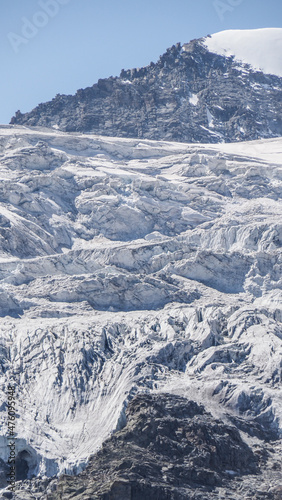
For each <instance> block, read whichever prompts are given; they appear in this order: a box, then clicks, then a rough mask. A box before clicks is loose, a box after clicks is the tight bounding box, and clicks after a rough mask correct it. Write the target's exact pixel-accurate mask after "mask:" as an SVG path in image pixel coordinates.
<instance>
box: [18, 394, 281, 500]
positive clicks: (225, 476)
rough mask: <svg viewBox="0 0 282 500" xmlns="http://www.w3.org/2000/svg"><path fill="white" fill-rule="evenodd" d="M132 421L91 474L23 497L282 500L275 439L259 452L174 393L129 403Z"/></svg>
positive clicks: (95, 460)
mask: <svg viewBox="0 0 282 500" xmlns="http://www.w3.org/2000/svg"><path fill="white" fill-rule="evenodd" d="M126 417H127V423H126V425H125V427H124V428H123V429H122V430H121V431H119V432H117V433H116V434H114V435H113V436H112V437H111V438H110V439H108V440H106V441H105V442H104V443H103V447H102V449H101V450H100V451H99V452H98V453H97V454H96V455H94V456H93V457H91V458H90V461H89V464H88V466H87V468H86V470H85V471H84V472H82V473H80V474H79V475H78V476H66V475H64V476H62V477H61V478H60V479H59V480H57V479H55V480H51V481H50V480H45V481H42V480H41V481H40V480H34V481H33V482H31V483H29V482H25V483H23V484H22V488H21V490H18V493H17V496H16V498H21V499H23V498H25V499H26V500H28V499H37V498H38V499H39V498H41V499H42V500H43V499H45V500H68V499H70V498H73V499H76V500H89V499H92V500H144V499H145V498H146V499H148V500H158V499H159V500H189V499H199V500H200V499H201V500H210V499H218V498H227V499H236V498H238V497H239V496H240V497H241V498H244V499H253V500H256V499H257V500H259V499H262V498H265V499H266V498H267V499H271V500H279V499H281V496H282V486H281V485H279V481H280V479H281V474H282V471H281V463H280V461H279V456H278V455H275V452H274V449H273V445H274V446H275V442H273V443H272V442H268V438H267V436H264V439H265V440H266V442H265V441H264V444H263V445H262V443H260V444H259V443H257V444H256V445H255V446H253V448H254V451H253V450H252V449H251V447H250V446H249V445H248V444H246V442H244V441H243V440H242V438H241V436H240V433H239V432H238V429H237V428H236V426H234V425H227V424H226V423H224V422H222V421H220V420H216V419H214V418H213V417H212V416H211V414H209V413H207V412H206V411H205V409H204V407H203V406H202V405H198V404H197V403H195V402H193V401H189V400H187V399H186V398H183V397H179V396H175V395H172V394H161V395H158V394H140V395H138V396H136V397H135V398H134V399H133V401H132V402H131V403H130V404H129V407H128V409H127V411H126ZM252 425H253V423H252V424H250V425H249V431H248V432H247V434H246V436H247V437H248V438H250V436H252ZM261 432H262V434H263V433H264V430H263V428H261ZM28 487H29V489H30V490H31V489H32V494H29V493H28V491H27V488H28ZM21 495H22V496H21Z"/></svg>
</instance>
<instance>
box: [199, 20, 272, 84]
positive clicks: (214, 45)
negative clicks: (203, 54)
mask: <svg viewBox="0 0 282 500" xmlns="http://www.w3.org/2000/svg"><path fill="white" fill-rule="evenodd" d="M204 44H205V46H206V47H207V48H208V50H209V51H210V52H214V53H216V54H219V55H222V56H227V57H229V56H235V59H236V60H237V61H241V62H243V63H245V64H250V65H251V66H252V67H253V69H256V70H261V71H263V72H264V73H269V74H273V75H277V76H282V57H281V55H282V28H263V29H255V30H226V31H220V32H219V33H214V34H213V35H211V36H209V37H206V38H205V42H204Z"/></svg>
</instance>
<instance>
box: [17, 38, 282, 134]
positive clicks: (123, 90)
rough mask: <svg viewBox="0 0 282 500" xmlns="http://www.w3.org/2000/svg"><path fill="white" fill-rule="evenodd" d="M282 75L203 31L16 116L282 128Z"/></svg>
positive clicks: (100, 130) (106, 130)
mask: <svg viewBox="0 0 282 500" xmlns="http://www.w3.org/2000/svg"><path fill="white" fill-rule="evenodd" d="M281 116H282V78H279V77H277V76H274V75H266V74H263V73H261V72H255V71H252V70H251V69H250V68H249V67H248V66H246V65H245V66H243V65H239V64H238V62H237V61H234V58H233V57H229V58H226V57H223V56H220V55H217V54H213V53H211V52H209V51H208V50H207V49H206V47H205V46H204V45H203V43H202V39H200V40H194V41H192V42H190V43H189V44H186V45H184V46H181V44H180V43H178V44H177V45H174V46H173V47H171V48H170V49H168V50H167V51H166V53H165V54H164V55H162V56H161V57H160V59H159V61H158V62H157V63H156V64H154V63H151V64H150V65H149V66H147V67H144V68H140V69H132V70H128V71H125V70H122V72H121V74H120V77H110V78H107V79H101V80H99V81H98V83H97V84H95V85H93V86H92V87H89V88H86V89H80V90H78V91H77V92H76V94H75V95H74V96H72V95H57V96H56V97H55V98H54V99H53V100H52V101H50V102H47V103H44V104H39V106H37V107H36V108H35V109H34V110H33V111H31V112H29V113H25V114H22V113H21V112H20V111H18V112H17V113H16V115H15V116H14V117H13V118H12V119H11V123H12V124H20V125H28V126H43V127H55V128H58V129H60V130H63V131H68V132H71V131H76V132H91V133H95V134H101V135H106V136H117V137H139V138H147V139H157V140H169V141H171V140H172V141H180V142H208V143H209V142H214V143H216V142H222V141H225V142H230V141H244V140H253V139H258V138H267V137H277V136H280V135H282V119H281Z"/></svg>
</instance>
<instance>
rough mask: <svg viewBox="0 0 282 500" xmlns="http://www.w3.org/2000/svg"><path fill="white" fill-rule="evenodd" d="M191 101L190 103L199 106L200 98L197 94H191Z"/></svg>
mask: <svg viewBox="0 0 282 500" xmlns="http://www.w3.org/2000/svg"><path fill="white" fill-rule="evenodd" d="M189 102H190V104H192V106H197V104H198V102H199V98H198V96H197V94H191V96H190V97H189Z"/></svg>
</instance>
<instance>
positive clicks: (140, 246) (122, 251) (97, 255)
mask: <svg viewBox="0 0 282 500" xmlns="http://www.w3.org/2000/svg"><path fill="white" fill-rule="evenodd" d="M281 147H282V142H281V138H279V139H270V140H265V141H257V142H254V143H247V142H246V143H244V144H240V145H239V144H220V145H218V144H215V145H201V144H194V145H192V144H179V143H169V142H154V141H148V140H138V139H117V138H105V137H101V136H94V135H83V134H67V133H64V132H59V131H55V130H45V131H44V130H35V129H27V128H26V127H15V126H10V127H2V128H1V130H0V154H1V157H0V173H1V179H2V183H1V202H0V214H1V219H0V234H1V239H0V250H1V256H0V257H1V258H0V277H1V287H0V297H1V302H0V314H1V325H0V331H1V353H2V357H1V366H2V372H1V391H2V393H1V400H2V401H5V398H6V394H5V387H6V385H7V383H8V382H9V383H11V381H13V383H15V384H16V390H17V412H18V415H19V417H18V419H17V433H18V437H17V453H18V459H17V460H18V463H19V464H20V470H22V471H25V475H24V474H23V475H22V476H21V479H24V478H25V477H27V478H29V479H30V478H31V477H32V475H36V476H49V477H52V476H54V475H57V474H59V473H62V472H67V473H75V472H79V471H81V470H82V469H83V468H84V467H85V465H86V464H87V462H88V458H89V456H90V455H92V454H93V453H95V452H96V451H97V450H98V449H99V448H100V447H101V445H102V443H103V441H104V440H105V439H107V438H108V437H109V436H110V435H111V433H112V432H113V431H114V430H116V429H117V430H120V429H122V428H123V427H124V425H125V424H126V418H127V417H126V407H127V406H128V404H129V402H130V401H131V400H132V399H133V398H134V396H136V395H137V396H138V394H140V393H144V394H145V395H150V394H151V393H154V394H159V395H160V397H161V395H162V394H163V393H171V394H173V395H180V396H183V397H185V398H187V399H188V400H189V401H191V400H193V401H195V402H197V403H201V404H203V405H204V406H205V407H206V409H208V411H209V412H210V413H211V414H212V417H213V418H214V419H218V418H219V419H221V420H223V422H224V423H225V424H227V425H232V426H235V427H236V428H237V430H239V431H240V432H241V433H242V438H243V440H244V441H245V442H246V443H247V445H248V446H249V447H250V449H251V450H252V453H253V452H254V450H255V449H256V447H257V449H260V450H263V449H264V447H265V446H266V443H267V442H268V441H272V448H271V449H270V450H269V452H268V453H269V454H268V455H267V457H268V458H267V457H266V461H267V463H268V464H272V463H274V462H275V463H276V462H277V459H275V457H276V456H277V453H279V452H280V451H281V443H280V441H279V437H281V417H282V414H281V407H282V405H281V377H282V374H281V349H282V345H281V338H282V330H281V318H282V312H281V287H282V282H281V265H282V262H281V244H282V225H281V212H282V207H281V195H282V184H281V179H282V176H281V171H282V160H281ZM238 149H240V152H238ZM6 417H7V415H6V406H5V405H2V407H1V408H0V418H1V429H3V431H2V435H1V437H0V453H1V455H0V458H1V459H2V460H3V461H4V462H6V461H7V459H8V447H7V440H6V437H5V436H6V424H7V418H6ZM157 435H158V433H157V434H156V439H158V438H157ZM271 450H272V451H271ZM138 467H139V466H138ZM269 467H270V465H269ZM23 476H24V477H23ZM36 481H37V480H36ZM273 481H274V480H273ZM33 484H35V483H26V484H25V483H23V484H22V486H19V487H23V488H26V489H31V492H32V488H33V486H32V485H33ZM2 485H3V486H4V484H3V483H2ZM273 486H275V485H273ZM267 487H268V488H270V480H269V477H268V479H267ZM34 488H35V486H34ZM41 491H42V490H41ZM18 498H29V497H28V496H25V497H24V496H23V493H19V497H18ZM32 498H36V496H35V497H34V496H33V497H32ZM37 498H42V496H41V497H40V493H39V496H38V497H37ZM98 498H99V497H98ZM211 498H212V497H211ZM270 498H274V497H270Z"/></svg>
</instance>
